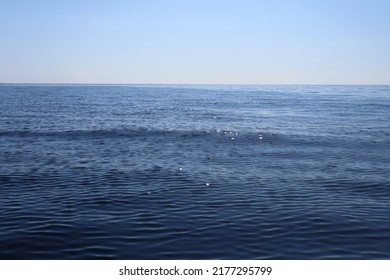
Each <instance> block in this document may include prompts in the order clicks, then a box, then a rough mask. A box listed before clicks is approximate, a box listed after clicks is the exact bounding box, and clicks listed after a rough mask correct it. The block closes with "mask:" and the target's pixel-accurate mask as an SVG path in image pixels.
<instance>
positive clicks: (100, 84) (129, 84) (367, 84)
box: [0, 82, 390, 86]
mask: <svg viewBox="0 0 390 280" xmlns="http://www.w3.org/2000/svg"><path fill="white" fill-rule="evenodd" d="M0 85H80V86H83V85H85V86H88V85H97V86H111V85H112V86H114V85H118V86H121V85H123V86H132V85H150V86H153V85H156V86H158V85H164V86H180V85H188V86H390V84H369V83H364V84H351V83H318V84H316V83H88V82H81V83H72V82H0Z"/></svg>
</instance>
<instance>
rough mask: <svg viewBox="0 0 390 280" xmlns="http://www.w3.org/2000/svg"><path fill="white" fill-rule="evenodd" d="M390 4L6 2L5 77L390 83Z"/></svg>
mask: <svg viewBox="0 0 390 280" xmlns="http://www.w3.org/2000/svg"><path fill="white" fill-rule="evenodd" d="M389 15H390V1H388V0H382V1H380V0H371V1H369V0H366V1H362V0H355V1H352V0H329V1H315V0H312V1H308V0H307V1H304V0H297V1H291V0H290V1H288V0H274V1H272V0H235V1H232V0H224V1H222V0H161V1H158V0H128V1H122V0H116V1H103V0H95V1H92V0H84V1H83V0H78V1H76V0H68V1H62V0H60V1H43V0H34V1H32V0H29V1H28V0H26V1H21V0H0V82H5V83H173V84H180V83H190V84H196V83H201V84H210V83H217V84H390V16H389Z"/></svg>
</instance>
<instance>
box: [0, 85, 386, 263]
mask: <svg viewBox="0 0 390 280" xmlns="http://www.w3.org/2000/svg"><path fill="white" fill-rule="evenodd" d="M0 258H1V259H27V260H32V259H129V260H131V259H145V260H148V259H155V260H162V259H248V260H249V259H288V260H292V259H303V260H311V259H390V86H357V85H355V86H338V85H334V86H332V85H283V86H281V85H70V84H2V85H0Z"/></svg>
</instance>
